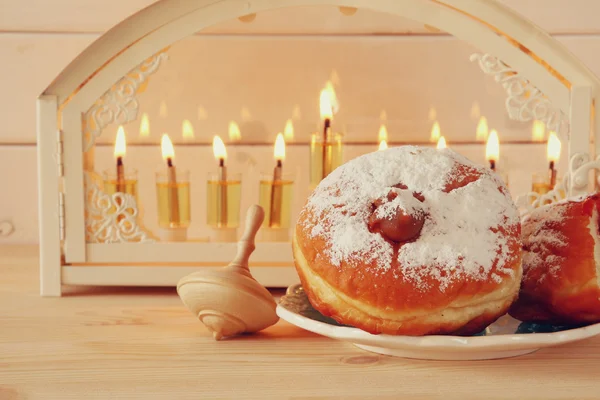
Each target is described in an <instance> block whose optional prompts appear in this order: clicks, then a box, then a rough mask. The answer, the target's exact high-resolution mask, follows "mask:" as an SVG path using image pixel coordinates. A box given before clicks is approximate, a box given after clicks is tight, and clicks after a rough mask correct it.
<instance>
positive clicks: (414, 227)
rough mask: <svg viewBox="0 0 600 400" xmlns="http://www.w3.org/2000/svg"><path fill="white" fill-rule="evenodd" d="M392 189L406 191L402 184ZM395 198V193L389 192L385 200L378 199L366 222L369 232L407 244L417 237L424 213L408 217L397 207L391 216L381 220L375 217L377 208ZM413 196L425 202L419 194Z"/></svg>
mask: <svg viewBox="0 0 600 400" xmlns="http://www.w3.org/2000/svg"><path fill="white" fill-rule="evenodd" d="M394 187H396V188H398V189H403V190H405V189H407V187H406V186H405V185H402V184H398V185H396V186H394ZM397 196H398V194H397V193H395V192H392V191H391V192H390V193H388V195H387V199H378V200H376V201H375V202H374V203H373V204H372V206H371V211H372V213H371V215H370V217H369V221H368V226H369V231H371V232H374V233H375V232H377V233H380V234H381V235H382V236H383V237H384V238H386V239H387V240H389V241H391V242H394V243H403V242H409V241H412V240H415V239H417V238H418V237H419V234H420V233H421V229H423V224H424V223H425V214H424V213H421V212H418V213H414V214H413V215H409V214H407V213H406V212H405V211H404V210H403V209H402V208H400V207H398V208H396V210H394V212H393V213H392V214H391V215H389V213H388V215H387V216H385V217H383V218H382V217H379V216H377V212H376V211H377V208H378V207H380V206H382V205H383V204H385V203H387V202H389V201H392V200H394V199H395V198H396V197H397ZM413 196H414V197H415V198H416V199H418V200H419V201H421V202H423V201H424V200H425V198H424V197H423V195H422V194H421V193H413Z"/></svg>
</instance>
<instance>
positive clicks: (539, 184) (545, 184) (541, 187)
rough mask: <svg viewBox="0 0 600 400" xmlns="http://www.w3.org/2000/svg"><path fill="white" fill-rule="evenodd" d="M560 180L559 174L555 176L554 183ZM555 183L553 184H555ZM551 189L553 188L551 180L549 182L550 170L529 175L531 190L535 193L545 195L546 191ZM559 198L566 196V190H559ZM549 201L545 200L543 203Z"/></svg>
mask: <svg viewBox="0 0 600 400" xmlns="http://www.w3.org/2000/svg"><path fill="white" fill-rule="evenodd" d="M561 181H562V178H561V177H560V176H557V177H556V183H559V182H561ZM556 183H555V185H556ZM552 189H554V187H553V186H552V184H551V182H550V172H549V171H546V172H544V173H542V172H536V173H534V174H533V175H532V177H531V191H532V192H535V193H537V194H539V195H540V196H542V195H545V194H546V193H548V192H549V191H551V190H552ZM558 195H559V198H564V197H566V192H565V191H564V190H560V191H559V193H558ZM548 203H550V200H548V201H546V202H545V203H544V204H548Z"/></svg>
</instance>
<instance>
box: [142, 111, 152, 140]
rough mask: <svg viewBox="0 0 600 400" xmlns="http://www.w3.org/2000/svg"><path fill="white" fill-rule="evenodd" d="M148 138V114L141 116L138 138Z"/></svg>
mask: <svg viewBox="0 0 600 400" xmlns="http://www.w3.org/2000/svg"><path fill="white" fill-rule="evenodd" d="M148 136H150V120H149V119H148V114H146V113H144V114H142V120H141V121H140V137H144V138H145V137H148Z"/></svg>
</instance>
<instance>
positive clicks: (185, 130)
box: [181, 119, 194, 140]
mask: <svg viewBox="0 0 600 400" xmlns="http://www.w3.org/2000/svg"><path fill="white" fill-rule="evenodd" d="M181 136H182V137H183V139H184V140H192V139H194V127H193V126H192V123H191V122H190V121H189V120H187V119H184V120H183V123H182V124H181Z"/></svg>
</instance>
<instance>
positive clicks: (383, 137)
mask: <svg viewBox="0 0 600 400" xmlns="http://www.w3.org/2000/svg"><path fill="white" fill-rule="evenodd" d="M378 139H379V151H383V150H386V149H387V148H388V144H387V142H388V132H387V128H386V127H385V124H381V126H380V127H379V134H378Z"/></svg>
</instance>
